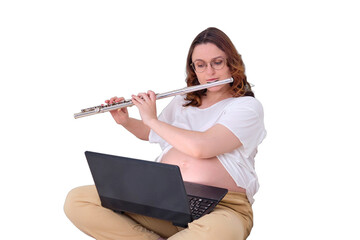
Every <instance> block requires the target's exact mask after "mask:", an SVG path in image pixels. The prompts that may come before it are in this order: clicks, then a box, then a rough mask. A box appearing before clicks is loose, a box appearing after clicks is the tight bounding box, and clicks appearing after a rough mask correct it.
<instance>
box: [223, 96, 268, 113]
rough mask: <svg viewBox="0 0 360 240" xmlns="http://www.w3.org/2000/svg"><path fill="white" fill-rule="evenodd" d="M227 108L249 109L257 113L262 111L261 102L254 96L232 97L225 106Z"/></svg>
mask: <svg viewBox="0 0 360 240" xmlns="http://www.w3.org/2000/svg"><path fill="white" fill-rule="evenodd" d="M226 108H227V109H228V110H230V109H234V110H235V109H237V110H249V111H254V112H258V113H261V114H262V113H263V107H262V104H261V102H260V101H259V100H258V99H256V98H254V97H248V96H245V97H237V98H232V100H231V101H230V102H229V104H228V105H227V106H226Z"/></svg>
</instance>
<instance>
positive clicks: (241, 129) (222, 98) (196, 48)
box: [65, 28, 266, 240]
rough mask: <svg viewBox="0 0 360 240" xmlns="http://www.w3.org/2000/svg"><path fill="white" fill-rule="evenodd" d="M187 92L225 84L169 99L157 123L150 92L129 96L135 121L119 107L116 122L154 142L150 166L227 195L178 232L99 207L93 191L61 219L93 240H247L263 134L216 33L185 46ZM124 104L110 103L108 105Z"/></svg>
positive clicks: (81, 193) (73, 200) (237, 59)
mask: <svg viewBox="0 0 360 240" xmlns="http://www.w3.org/2000/svg"><path fill="white" fill-rule="evenodd" d="M186 73H187V78H186V82H187V85H188V86H193V85H198V84H205V83H207V82H214V81H218V80H223V79H227V78H230V77H232V78H233V79H234V82H233V83H231V84H226V85H220V86H216V87H211V88H208V89H206V90H201V91H197V92H193V93H188V94H187V95H186V96H176V97H175V98H174V99H173V100H172V101H171V102H170V104H169V105H168V106H167V107H166V108H165V109H164V110H163V112H162V113H161V114H160V116H159V117H157V113H156V97H155V94H154V92H152V91H148V92H147V93H140V94H138V95H136V96H135V95H133V96H132V101H133V103H134V104H135V105H136V107H137V108H138V109H139V112H140V116H141V120H137V119H133V118H130V117H129V115H128V112H127V109H126V108H123V109H120V110H114V111H112V112H111V114H112V116H113V118H114V119H115V121H116V122H117V123H118V124H120V125H122V126H123V127H125V128H126V129H127V130H128V131H130V132H131V133H133V134H134V135H135V136H137V137H138V138H140V139H143V140H149V141H150V142H153V143H159V144H160V146H161V148H162V154H161V155H160V156H159V157H158V158H157V161H161V162H163V163H168V164H176V165H178V166H179V167H180V170H181V174H182V176H183V179H184V181H189V182H196V183H201V184H207V185H213V186H218V187H223V188H227V189H229V193H228V194H227V195H226V196H225V197H224V199H223V200H222V201H221V202H220V204H219V205H218V206H217V207H216V208H215V210H214V211H213V212H211V213H210V214H207V215H205V216H203V217H201V218H200V219H198V220H195V221H193V222H192V223H190V224H189V226H188V228H186V229H183V228H179V227H176V226H173V225H172V224H171V223H170V222H167V221H164V220H160V219H154V218H150V217H145V216H141V215H136V214H131V213H125V214H122V215H120V214H117V213H114V212H113V211H111V210H109V209H105V208H103V207H101V204H100V200H99V197H98V194H97V192H96V189H95V187H94V186H86V187H80V188H76V189H74V190H72V191H71V192H70V193H69V195H68V197H67V200H66V202H65V213H66V214H67V216H68V217H69V219H70V220H71V221H72V222H73V223H74V224H75V225H76V226H77V227H78V228H79V229H81V230H82V231H83V232H85V233H87V234H88V235H90V236H92V237H94V238H96V239H154V240H157V239H163V238H168V239H172V240H176V239H196V240H198V239H207V240H208V239H223V240H227V239H228V240H232V239H246V238H247V236H248V235H249V234H250V231H251V228H252V225H253V213H252V208H251V204H252V203H253V195H254V194H255V193H256V192H257V190H258V181H257V176H256V173H255V170H254V157H255V155H256V153H257V146H258V145H259V144H260V143H261V141H262V140H263V139H264V137H265V135H266V131H265V128H264V122H263V109H262V106H261V104H260V102H259V101H257V100H256V99H255V97H254V94H253V92H252V90H251V86H250V84H249V83H248V82H247V79H246V76H245V67H244V64H243V62H242V59H241V56H240V55H239V54H238V52H237V50H236V49H235V47H234V45H233V44H232V42H231V40H230V39H229V38H228V36H227V35H226V34H225V33H223V32H222V31H220V30H219V29H216V28H208V29H206V30H204V31H203V32H201V33H200V34H199V35H198V36H197V37H196V38H195V39H194V41H193V43H192V44H191V46H190V49H189V53H188V57H187V64H186ZM121 100H123V98H117V97H114V98H111V99H110V100H107V101H106V102H107V103H110V104H111V103H113V102H118V101H121Z"/></svg>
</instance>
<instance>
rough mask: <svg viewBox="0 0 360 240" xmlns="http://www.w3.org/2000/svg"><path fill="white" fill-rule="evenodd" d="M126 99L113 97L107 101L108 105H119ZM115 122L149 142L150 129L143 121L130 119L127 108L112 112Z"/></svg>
mask: <svg viewBox="0 0 360 240" xmlns="http://www.w3.org/2000/svg"><path fill="white" fill-rule="evenodd" d="M123 100H124V98H117V97H113V98H111V99H110V100H106V101H105V102H106V103H107V104H112V103H114V102H115V103H117V102H121V101H123ZM110 113H111V115H112V117H113V118H114V120H115V122H116V123H117V124H119V125H122V126H123V127H124V128H125V129H126V130H128V131H129V132H131V133H132V134H134V135H135V136H136V137H137V138H139V139H141V140H146V141H148V140H149V133H150V128H149V127H148V126H146V125H145V124H144V123H143V121H142V120H138V119H135V118H130V117H129V113H128V111H127V108H121V109H116V110H113V111H110Z"/></svg>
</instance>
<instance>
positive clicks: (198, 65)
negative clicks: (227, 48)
mask: <svg viewBox="0 0 360 240" xmlns="http://www.w3.org/2000/svg"><path fill="white" fill-rule="evenodd" d="M225 62H226V60H225V59H224V58H223V57H217V58H214V59H212V60H211V61H210V66H211V67H212V69H214V70H220V69H222V68H223V67H224V66H225ZM191 66H192V68H193V69H194V71H195V72H197V73H202V72H204V71H205V70H206V69H207V67H208V64H207V63H206V62H205V61H203V60H196V61H195V62H193V63H191Z"/></svg>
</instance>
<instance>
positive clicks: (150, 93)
mask: <svg viewBox="0 0 360 240" xmlns="http://www.w3.org/2000/svg"><path fill="white" fill-rule="evenodd" d="M147 93H148V96H149V98H150V100H151V101H155V100H156V94H155V93H154V92H153V91H151V90H149V91H148V92H147Z"/></svg>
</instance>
